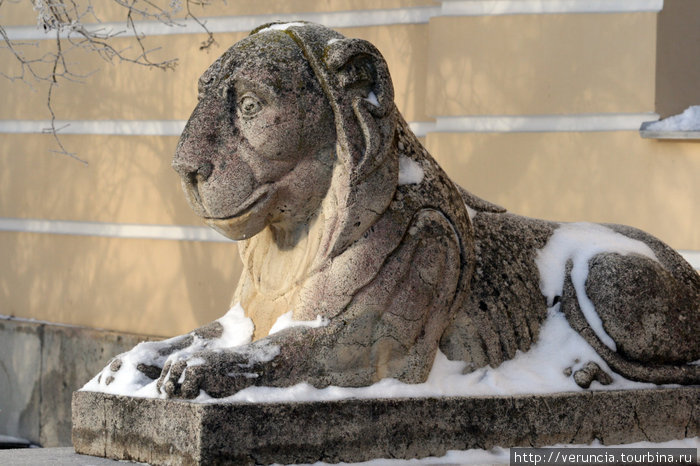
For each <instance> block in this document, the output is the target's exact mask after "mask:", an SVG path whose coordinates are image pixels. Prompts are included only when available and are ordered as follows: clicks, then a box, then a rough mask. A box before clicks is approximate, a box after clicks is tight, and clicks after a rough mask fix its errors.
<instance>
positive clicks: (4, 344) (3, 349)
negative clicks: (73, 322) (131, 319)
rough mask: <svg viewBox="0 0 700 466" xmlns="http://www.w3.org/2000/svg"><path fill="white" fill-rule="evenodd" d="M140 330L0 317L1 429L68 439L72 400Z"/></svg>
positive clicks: (39, 440) (48, 442)
mask: <svg viewBox="0 0 700 466" xmlns="http://www.w3.org/2000/svg"><path fill="white" fill-rule="evenodd" d="M144 339H148V338H147V337H144V336H139V335H130V334H120V333H117V332H109V331H101V330H94V329H87V328H81V327H71V326H65V325H51V324H47V323H39V322H28V321H22V320H13V319H7V318H0V434H5V435H10V436H14V437H20V438H25V439H28V440H30V441H32V442H33V443H36V444H40V445H42V446H47V447H50V446H67V445H70V444H71V425H70V417H71V414H70V403H71V396H72V393H73V391H75V390H77V389H78V388H80V387H82V386H83V385H84V384H85V383H86V382H87V381H88V380H90V379H91V378H92V377H93V376H94V374H95V373H96V372H97V371H99V369H100V368H102V367H103V366H104V365H105V364H106V363H107V362H108V361H109V360H110V358H112V357H113V356H114V354H117V353H120V352H123V351H125V350H127V349H129V348H131V347H133V346H134V345H135V344H137V343H138V342H139V341H142V340H144Z"/></svg>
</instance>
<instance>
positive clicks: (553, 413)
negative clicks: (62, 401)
mask: <svg viewBox="0 0 700 466" xmlns="http://www.w3.org/2000/svg"><path fill="white" fill-rule="evenodd" d="M699 401H700V387H682V388H665V389H650V390H620V391H593V392H572V393H557V394H548V395H527V396H523V395H520V396H493V397H449V398H403V399H373V400H355V399H351V400H342V401H323V402H298V403H211V404H200V403H192V402H188V401H182V400H159V399H143V398H132V397H125V396H116V395H107V394H103V393H93V392H75V393H74V394H73V445H74V447H75V451H76V452H77V453H82V454H87V455H94V456H102V457H107V458H114V459H120V460H134V461H140V462H146V463H149V464H153V465H159V464H221V463H232V464H269V463H287V464H289V463H313V462H316V461H325V462H330V463H334V462H339V461H346V462H358V461H366V460H369V459H372V458H421V457H426V456H443V455H445V453H446V452H447V450H467V449H471V448H481V449H489V448H491V447H494V446H501V447H514V446H547V445H554V444H558V443H564V444H566V443H573V444H587V443H590V442H592V441H593V440H595V439H598V440H600V441H601V442H602V443H603V444H605V445H612V444H622V443H632V442H638V441H652V442H663V441H667V440H672V439H681V438H685V437H695V436H698V435H700V403H699Z"/></svg>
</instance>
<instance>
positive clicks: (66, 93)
mask: <svg viewBox="0 0 700 466" xmlns="http://www.w3.org/2000/svg"><path fill="white" fill-rule="evenodd" d="M521 1H522V3H523V4H536V3H538V2H532V1H530V0H521ZM557 1H558V0H552V3H556V2H557ZM631 2H632V3H634V0H631ZM666 2H667V3H668V4H669V10H668V13H673V15H671V14H667V15H666V16H664V14H665V13H667V12H666V11H665V10H664V11H662V12H661V13H659V12H656V11H648V10H643V11H629V12H624V13H573V12H568V13H567V12H559V13H556V14H537V13H531V14H506V15H494V14H489V13H482V14H477V15H467V14H466V13H465V14H461V13H460V14H457V15H449V14H447V13H444V11H446V10H444V7H445V5H446V4H448V3H450V2H447V1H446V2H440V1H432V0H413V1H402V0H384V1H378V0H375V1H369V0H366V1H365V0H362V1H354V0H353V1H351V0H334V1H324V2H319V1H318V0H304V1H302V2H282V3H280V2H276V1H271V0H269V1H254V0H246V1H236V2H228V3H227V5H223V3H218V2H213V5H211V7H207V8H206V9H205V10H204V11H198V12H197V13H198V14H199V15H200V16H202V17H211V18H212V19H216V18H220V17H227V18H229V19H228V20H227V21H229V20H230V21H231V22H232V24H233V22H235V20H236V18H238V17H240V15H259V16H256V18H258V19H259V20H260V21H261V22H262V21H263V20H264V21H269V20H271V19H274V18H275V15H287V14H294V13H298V14H299V16H300V17H302V18H305V17H307V16H304V15H305V14H316V15H319V14H321V15H325V16H314V17H313V18H319V17H322V18H326V19H328V20H329V21H340V20H339V19H338V18H344V19H343V21H346V20H347V19H348V18H350V22H349V23H348V22H347V21H346V22H345V23H342V24H343V27H339V28H337V29H338V30H339V31H341V32H342V33H343V34H345V35H347V36H350V37H361V38H365V39H368V40H370V41H372V42H373V43H374V44H375V45H376V46H377V47H378V48H379V49H380V50H381V52H382V53H383V54H384V56H385V57H386V59H387V62H388V63H389V67H390V70H391V72H392V77H393V81H394V85H395V88H396V92H395V93H396V102H397V105H398V107H399V109H400V110H401V111H402V113H403V114H404V116H405V118H406V119H407V120H408V121H409V122H416V123H422V124H423V126H422V128H423V130H422V131H423V132H422V133H421V136H422V140H424V141H425V144H426V145H427V147H428V148H429V150H430V151H431V152H432V153H433V154H434V155H435V156H436V158H437V159H438V161H439V162H440V163H441V164H442V165H443V166H444V167H445V168H446V169H447V171H448V172H449V173H450V175H451V176H452V177H453V178H454V179H455V180H456V181H457V182H458V183H460V184H461V185H462V186H464V187H465V188H467V189H470V190H472V191H473V192H474V193H476V194H477V195H480V196H482V197H484V198H486V199H489V200H492V201H494V202H496V203H499V204H501V205H503V206H505V207H507V208H508V209H509V210H511V211H513V212H517V213H522V214H524V215H530V216H537V217H543V218H550V219H555V220H566V221H568V220H589V221H603V222H619V223H627V224H631V225H633V226H637V227H640V228H643V229H645V230H648V231H650V232H652V233H653V234H655V235H657V236H659V237H660V238H661V239H663V240H665V241H667V242H669V243H670V244H671V245H672V246H674V247H676V248H679V249H685V250H696V251H698V250H700V233H698V231H699V230H698V225H699V224H700V218H699V216H700V212H699V211H698V208H697V205H698V201H700V188H698V183H697V182H696V180H698V179H700V143H698V142H692V141H681V142H662V141H656V140H646V139H642V138H640V136H639V133H638V132H637V131H636V128H626V129H624V130H619V128H612V129H610V128H608V129H607V130H606V129H605V128H602V130H601V131H588V132H581V131H576V130H573V131H572V130H569V131H559V130H557V128H555V126H556V124H554V125H553V126H552V125H550V126H552V127H551V128H550V127H546V128H540V129H538V130H536V131H534V132H523V129H522V128H520V129H513V128H511V129H500V130H498V132H496V131H495V130H491V131H490V132H484V131H483V130H478V129H476V130H475V129H468V128H464V129H461V130H450V131H449V132H447V131H445V130H444V129H441V128H442V127H441V126H440V125H441V124H442V122H443V120H445V119H449V118H457V119H459V118H476V119H477V120H478V119H483V118H489V117H494V116H503V115H505V116H510V117H523V118H524V119H525V120H528V119H532V118H537V117H539V116H544V117H547V118H554V119H555V120H556V119H557V118H560V117H561V118H569V117H574V118H578V117H580V116H584V117H585V116H587V115H591V114H595V115H602V116H604V117H610V116H613V117H615V116H616V115H622V116H625V115H629V114H641V115H644V114H648V115H649V119H654V118H655V116H654V115H653V112H654V111H659V112H662V111H661V110H658V109H665V110H663V112H662V113H665V112H666V111H667V110H666V109H670V108H679V109H680V110H682V108H685V106H688V105H691V104H698V103H700V101H692V99H695V98H696V97H697V94H692V93H686V94H679V93H676V94H673V95H672V96H667V95H666V94H663V92H664V91H663V89H664V87H663V86H666V88H669V85H668V83H669V82H671V81H670V76H671V75H670V74H669V73H667V72H666V70H672V69H678V67H679V66H680V65H678V63H681V61H682V60H677V61H676V62H674V63H675V64H672V65H668V63H667V62H666V61H664V57H666V58H669V57H670V55H668V54H663V53H661V52H659V53H657V44H658V45H659V47H661V46H663V47H665V50H670V49H673V46H674V40H675V41H677V40H679V39H677V38H676V39H673V38H672V37H671V36H669V34H667V32H668V31H669V30H672V27H671V26H672V25H673V21H677V22H678V21H681V20H680V19H675V20H674V19H673V18H678V17H679V16H683V15H678V14H677V12H678V11H679V8H680V7H679V6H678V3H679V2H680V3H682V0H666ZM93 3H94V4H95V7H96V8H105V7H104V6H102V5H103V4H102V3H97V2H93ZM165 3H167V2H165ZM457 3H459V2H457ZM462 3H463V4H468V5H467V6H470V5H473V4H477V3H479V2H478V1H475V2H462ZM511 3H513V2H511ZM539 3H541V2H539ZM564 3H566V2H564ZM569 3H570V2H569ZM640 3H643V2H640ZM28 4H29V2H24V3H17V4H15V3H8V2H4V3H3V4H2V5H1V6H0V21H1V22H2V24H3V25H6V26H12V27H9V28H8V31H9V33H10V34H13V33H17V31H20V30H21V31H25V30H27V27H29V29H31V27H30V26H32V25H34V24H36V19H35V17H34V16H33V12H32V10H31V7H30V6H29V7H28V6H27V5H28ZM104 5H109V7H108V9H107V10H100V12H99V13H100V18H101V20H103V21H119V20H120V15H119V12H118V10H117V9H115V8H114V4H113V3H111V2H108V3H105V4H104ZM685 7H686V8H688V4H687V3H686V4H685ZM441 8H443V9H441ZM370 10H371V11H370ZM684 11H685V10H684ZM370 13H371V14H370ZM382 15H385V16H382ZM182 16H183V13H180V14H179V17H182ZM695 16H696V17H697V16H698V15H695ZM285 17H286V16H285ZM379 17H387V18H399V19H396V20H387V21H384V22H383V23H381V24H379V25H368V24H367V21H374V22H376V18H379ZM406 17H410V18H414V19H412V20H405V18H406ZM669 17H670V18H671V19H669ZM401 18H404V19H401ZM416 18H417V19H416ZM693 21H695V22H693ZM683 24H685V25H686V26H684V27H686V28H690V29H692V27H693V26H699V25H698V20H697V19H695V20H692V19H689V18H688V15H685V17H684V19H683ZM13 27H15V29H14V30H13ZM18 28H19V29H18ZM22 28H23V29H22ZM234 29H235V28H234ZM696 29H697V30H700V27H697V28H696ZM13 31H14V32H13ZM657 31H658V32H657ZM664 31H666V32H664ZM170 32H172V31H170ZM246 34H247V32H245V31H240V30H229V31H223V32H217V33H216V35H215V37H216V40H217V42H218V45H215V46H213V47H212V48H211V49H210V50H208V51H201V50H199V44H200V42H201V41H202V40H204V39H205V38H206V36H205V35H204V34H202V33H196V34H192V33H179V34H170V35H154V36H150V37H147V38H146V41H147V42H146V43H147V44H148V46H149V47H152V48H160V50H158V51H156V52H154V55H153V58H160V59H165V58H172V57H177V58H178V59H179V65H178V67H177V68H176V69H175V70H174V71H168V72H161V71H157V70H149V69H145V68H140V67H138V66H134V65H129V64H124V63H122V64H119V63H114V64H109V63H106V62H104V61H102V60H100V59H99V58H97V57H95V56H94V55H91V54H87V53H84V52H77V53H75V54H74V55H72V62H74V64H75V66H76V70H78V71H80V72H82V73H88V72H91V71H95V70H96V72H95V73H94V74H91V75H90V76H88V77H86V78H85V79H84V80H83V82H81V83H73V82H61V83H60V85H59V86H58V87H57V88H56V90H55V93H54V96H53V105H54V108H55V110H56V117H57V118H58V119H59V120H69V121H74V124H73V125H72V126H73V127H76V126H80V124H81V123H83V122H91V121H101V120H124V121H126V123H127V124H128V123H129V122H133V121H138V122H141V121H143V122H145V123H144V124H143V125H146V124H148V122H149V121H165V122H168V121H171V120H180V121H181V120H186V119H187V117H188V115H189V113H190V112H191V110H192V109H193V107H194V105H195V102H196V82H197V78H198V77H199V75H200V74H201V73H202V71H204V70H205V69H206V68H207V66H208V65H209V64H210V63H211V62H212V61H213V60H214V59H215V58H216V57H218V56H219V55H220V54H221V53H222V52H223V51H224V50H225V49H226V48H227V47H228V46H230V45H231V44H233V43H234V42H236V41H237V40H239V39H241V38H242V37H244V36H245V35H246ZM662 37H663V40H665V41H666V42H663V43H662ZM669 37H671V39H669ZM129 43H131V42H130V39H128V38H123V39H118V40H116V41H115V42H114V45H115V46H117V47H124V46H127V45H128V44H129ZM53 44H54V43H53V41H52V40H42V41H39V42H38V45H37V50H42V51H48V50H50V49H51V47H52V46H53ZM676 55H677V56H679V57H680V56H681V54H675V55H673V56H676ZM692 66H694V65H688V66H687V67H686V68H685V69H690V68H692ZM692 69H694V68H692ZM0 71H2V72H4V73H12V72H15V71H18V68H17V65H16V63H15V62H14V61H13V59H12V57H11V56H10V55H8V51H7V50H0ZM664 73H666V74H664ZM689 76H694V75H692V73H690V74H689ZM673 79H675V80H676V81H678V80H679V79H680V80H681V81H683V79H682V78H679V76H678V75H675V76H673ZM662 84H663V85H662ZM682 84H683V85H687V86H688V88H697V79H695V80H693V81H692V82H691V81H688V82H683V83H682ZM673 86H677V84H674V85H673ZM673 86H670V88H672V87H673ZM35 88H36V89H35V90H34V91H32V90H30V89H29V88H28V86H26V84H25V83H22V82H9V81H7V80H3V79H0V95H2V103H1V104H0V127H2V126H1V125H3V124H5V123H8V122H9V123H13V122H17V121H20V120H22V121H25V120H28V121H29V122H31V121H36V120H46V119H47V118H48V114H47V110H46V105H45V104H46V95H45V88H44V87H42V85H41V84H35ZM683 95H686V96H687V98H688V99H690V100H689V101H687V102H683ZM693 96H696V97H693ZM697 98H700V97H697ZM681 107H682V108H681ZM680 110H677V111H680ZM528 121H530V120H528ZM141 125H142V124H141V123H139V124H137V125H136V127H137V129H138V127H139V126H141ZM426 125H428V126H426ZM430 125H432V126H430ZM426 128H427V129H426ZM599 129H600V128H599ZM4 131H5V132H4V133H3V132H1V131H0V227H1V226H2V225H4V224H7V223H8V220H14V219H20V222H19V224H20V225H28V223H26V221H27V220H30V219H38V220H43V221H48V222H45V225H48V226H49V229H50V228H52V225H53V226H55V223H51V222H56V221H70V222H78V223H75V224H73V225H75V228H76V229H77V231H81V228H85V226H86V225H93V224H94V222H97V225H98V226H99V225H102V226H106V227H110V228H111V227H114V228H115V229H116V230H115V231H116V233H114V234H111V236H110V234H109V233H108V236H92V235H90V234H84V235H63V234H54V233H50V232H49V233H31V232H27V231H4V232H0V260H2V264H3V268H2V269H1V271H0V314H3V315H15V316H18V317H27V318H36V319H41V320H47V321H53V322H62V323H69V324H79V325H87V326H94V327H102V328H108V329H114V330H119V331H127V332H134V333H145V334H154V335H164V336H167V335H174V334H178V333H183V332H186V331H188V330H190V329H192V328H193V327H196V326H198V325H202V324H204V323H206V322H209V321H211V320H212V319H214V318H216V317H218V316H220V315H221V314H223V312H225V310H226V309H227V308H228V304H229V302H228V301H229V299H230V296H231V294H232V291H233V288H234V286H235V282H236V280H237V277H238V275H239V273H240V267H241V266H240V261H239V259H238V257H237V252H236V248H235V245H234V244H232V243H226V242H203V241H184V240H172V239H134V238H128V237H124V235H123V234H122V233H120V232H121V231H123V229H120V227H122V226H129V225H136V226H146V227H149V226H159V225H165V226H171V227H173V228H178V227H196V226H201V225H202V224H201V222H200V220H199V219H198V218H197V217H196V216H194V214H193V213H192V212H191V211H190V209H189V207H188V206H187V204H186V202H185V200H184V197H183V195H182V193H181V190H180V187H179V181H178V179H177V176H176V175H175V173H174V172H173V171H172V169H171V168H170V159H171V157H172V154H173V152H174V149H175V145H176V143H177V136H176V135H166V134H152V135H138V136H126V135H107V134H92V133H91V132H90V131H87V130H86V131H85V132H84V133H83V134H75V135H64V136H62V138H61V140H62V142H63V144H64V145H65V146H66V148H67V149H69V150H71V151H73V152H76V153H77V155H78V156H79V157H81V158H82V159H84V160H85V161H87V162H88V164H87V165H82V164H80V163H78V162H75V161H73V160H71V159H69V158H67V157H65V156H61V155H56V154H54V153H51V152H50V150H52V149H55V148H56V147H55V143H54V142H53V140H52V138H51V136H48V135H42V134H39V133H37V132H33V133H29V134H19V133H17V132H16V130H4ZM528 131H533V130H532V129H529V130H528ZM98 133H99V131H98ZM22 221H25V223H22ZM81 222H82V223H81ZM15 230H17V228H15ZM19 230H21V228H19ZM86 231H87V230H86Z"/></svg>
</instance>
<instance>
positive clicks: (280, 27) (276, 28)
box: [257, 21, 306, 34]
mask: <svg viewBox="0 0 700 466" xmlns="http://www.w3.org/2000/svg"><path fill="white" fill-rule="evenodd" d="M294 26H306V24H305V23H300V22H299V21H294V22H291V23H279V24H273V25H271V26H268V27H266V28H265V29H261V30H259V31H258V32H257V33H258V34H260V33H261V32H268V31H286V30H287V29H289V28H291V27H294Z"/></svg>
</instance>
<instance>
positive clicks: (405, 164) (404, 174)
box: [399, 155, 425, 186]
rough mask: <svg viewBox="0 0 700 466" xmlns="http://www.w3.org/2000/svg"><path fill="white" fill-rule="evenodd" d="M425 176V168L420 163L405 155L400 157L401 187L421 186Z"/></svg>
mask: <svg viewBox="0 0 700 466" xmlns="http://www.w3.org/2000/svg"><path fill="white" fill-rule="evenodd" d="M424 176H425V173H423V168H422V167H421V166H420V164H419V163H418V162H416V161H415V160H413V159H410V158H408V157H406V156H404V155H401V156H399V186H401V185H405V184H419V183H420V182H421V181H423V177H424Z"/></svg>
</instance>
